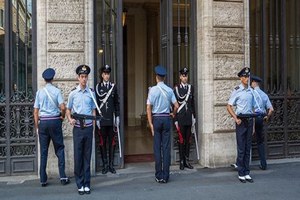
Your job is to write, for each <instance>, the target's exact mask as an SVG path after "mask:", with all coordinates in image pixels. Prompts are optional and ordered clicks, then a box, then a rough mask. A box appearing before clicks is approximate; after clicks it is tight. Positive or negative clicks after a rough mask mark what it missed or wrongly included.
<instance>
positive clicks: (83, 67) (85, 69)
mask: <svg viewBox="0 0 300 200" xmlns="http://www.w3.org/2000/svg"><path fill="white" fill-rule="evenodd" d="M90 72H91V68H90V67H89V66H87V65H79V66H78V67H77V68H76V74H77V75H78V76H80V75H81V74H86V75H89V73H90Z"/></svg>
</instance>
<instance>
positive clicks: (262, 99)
mask: <svg viewBox="0 0 300 200" xmlns="http://www.w3.org/2000/svg"><path fill="white" fill-rule="evenodd" d="M250 79H251V87H252V88H253V94H254V99H255V113H258V114H259V115H258V117H257V118H255V126H254V127H255V134H256V143H257V150H258V155H259V159H260V166H259V167H260V169H262V170H266V169H267V161H266V156H265V143H264V142H265V141H264V140H265V139H264V138H265V137H264V122H268V120H269V118H270V117H271V115H272V113H273V111H274V109H273V106H272V104H271V101H270V99H269V97H268V95H267V94H266V93H264V91H262V90H261V89H260V87H259V84H260V83H261V82H262V79H261V78H259V77H258V76H254V75H251V76H250Z"/></svg>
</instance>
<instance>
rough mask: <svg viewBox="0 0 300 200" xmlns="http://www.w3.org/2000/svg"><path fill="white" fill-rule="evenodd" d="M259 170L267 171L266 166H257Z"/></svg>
mask: <svg viewBox="0 0 300 200" xmlns="http://www.w3.org/2000/svg"><path fill="white" fill-rule="evenodd" d="M259 169H261V170H267V167H266V166H261V165H260V166H259Z"/></svg>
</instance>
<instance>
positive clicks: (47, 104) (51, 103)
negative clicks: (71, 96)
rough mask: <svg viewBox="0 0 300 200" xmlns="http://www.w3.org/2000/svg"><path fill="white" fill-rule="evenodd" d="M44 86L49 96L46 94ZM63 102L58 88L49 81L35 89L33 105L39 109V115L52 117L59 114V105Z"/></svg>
mask: <svg viewBox="0 0 300 200" xmlns="http://www.w3.org/2000/svg"><path fill="white" fill-rule="evenodd" d="M45 88H46V90H47V91H48V93H49V96H50V97H49V96H48V95H47V93H46V90H45ZM50 98H51V99H52V100H51V99H50ZM63 102H64V100H63V97H62V94H61V91H60V89H58V88H56V87H55V86H54V85H52V84H51V83H47V84H46V86H45V87H44V88H42V89H39V90H38V91H37V93H36V96H35V102H34V106H33V107H34V108H37V109H39V116H40V117H54V116H59V115H60V109H59V105H60V104H62V103H63Z"/></svg>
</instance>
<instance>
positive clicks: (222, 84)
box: [214, 80, 240, 105]
mask: <svg viewBox="0 0 300 200" xmlns="http://www.w3.org/2000/svg"><path fill="white" fill-rule="evenodd" d="M239 84H240V81H239V80H236V81H224V80H216V81H214V90H215V92H214V94H215V98H216V99H215V105H220V104H227V102H228V99H229V97H230V95H231V92H232V91H233V89H234V88H235V87H236V86H238V85H239Z"/></svg>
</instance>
